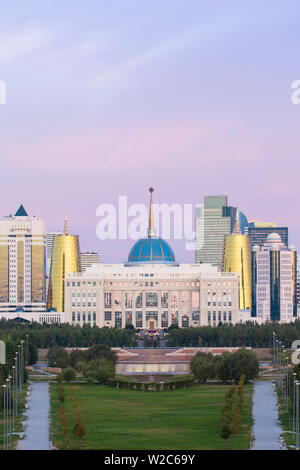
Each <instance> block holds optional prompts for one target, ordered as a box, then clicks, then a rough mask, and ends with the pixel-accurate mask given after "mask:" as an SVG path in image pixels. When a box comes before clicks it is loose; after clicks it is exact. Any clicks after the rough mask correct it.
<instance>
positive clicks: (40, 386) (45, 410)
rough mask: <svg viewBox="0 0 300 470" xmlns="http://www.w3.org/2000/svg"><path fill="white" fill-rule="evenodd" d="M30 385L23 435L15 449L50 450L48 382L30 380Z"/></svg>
mask: <svg viewBox="0 0 300 470" xmlns="http://www.w3.org/2000/svg"><path fill="white" fill-rule="evenodd" d="M30 385H31V393H30V396H29V400H28V405H29V408H28V409H27V412H26V418H27V419H26V428H25V431H24V434H25V437H24V439H21V440H19V442H18V446H17V450H51V449H52V445H51V442H50V440H49V433H50V421H49V419H50V394H49V384H48V383H38V382H32V383H31V384H30Z"/></svg>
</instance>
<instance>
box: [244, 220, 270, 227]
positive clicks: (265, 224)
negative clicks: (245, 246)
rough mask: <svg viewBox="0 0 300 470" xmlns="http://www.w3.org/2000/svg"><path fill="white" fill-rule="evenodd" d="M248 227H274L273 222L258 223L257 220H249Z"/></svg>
mask: <svg viewBox="0 0 300 470" xmlns="http://www.w3.org/2000/svg"><path fill="white" fill-rule="evenodd" d="M248 226H249V227H276V223H275V222H259V221H258V220H249V222H248Z"/></svg>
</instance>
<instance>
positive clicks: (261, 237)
mask: <svg viewBox="0 0 300 470" xmlns="http://www.w3.org/2000/svg"><path fill="white" fill-rule="evenodd" d="M271 233H277V234H278V235H279V236H280V238H281V241H282V243H283V244H284V246H285V247H286V248H288V243H289V233H288V228H287V227H270V226H265V227H262V226H256V225H255V226H254V225H253V222H251V223H249V226H248V235H249V237H250V243H251V248H253V247H254V246H255V245H258V246H263V245H264V243H265V242H266V240H267V237H268V235H270V234H271Z"/></svg>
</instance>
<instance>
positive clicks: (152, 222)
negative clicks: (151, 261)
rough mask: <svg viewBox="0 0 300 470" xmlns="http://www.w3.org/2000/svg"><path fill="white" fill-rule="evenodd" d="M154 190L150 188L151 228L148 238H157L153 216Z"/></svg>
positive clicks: (149, 228)
mask: <svg viewBox="0 0 300 470" xmlns="http://www.w3.org/2000/svg"><path fill="white" fill-rule="evenodd" d="M153 191H154V188H153V187H152V186H150V188H149V193H150V212H149V227H148V238H152V237H153V236H155V230H154V215H153V201H152V193H153Z"/></svg>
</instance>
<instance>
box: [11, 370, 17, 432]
mask: <svg viewBox="0 0 300 470" xmlns="http://www.w3.org/2000/svg"><path fill="white" fill-rule="evenodd" d="M15 370H16V366H12V383H13V388H12V403H13V414H12V415H13V431H14V430H15V395H16V391H15Z"/></svg>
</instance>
